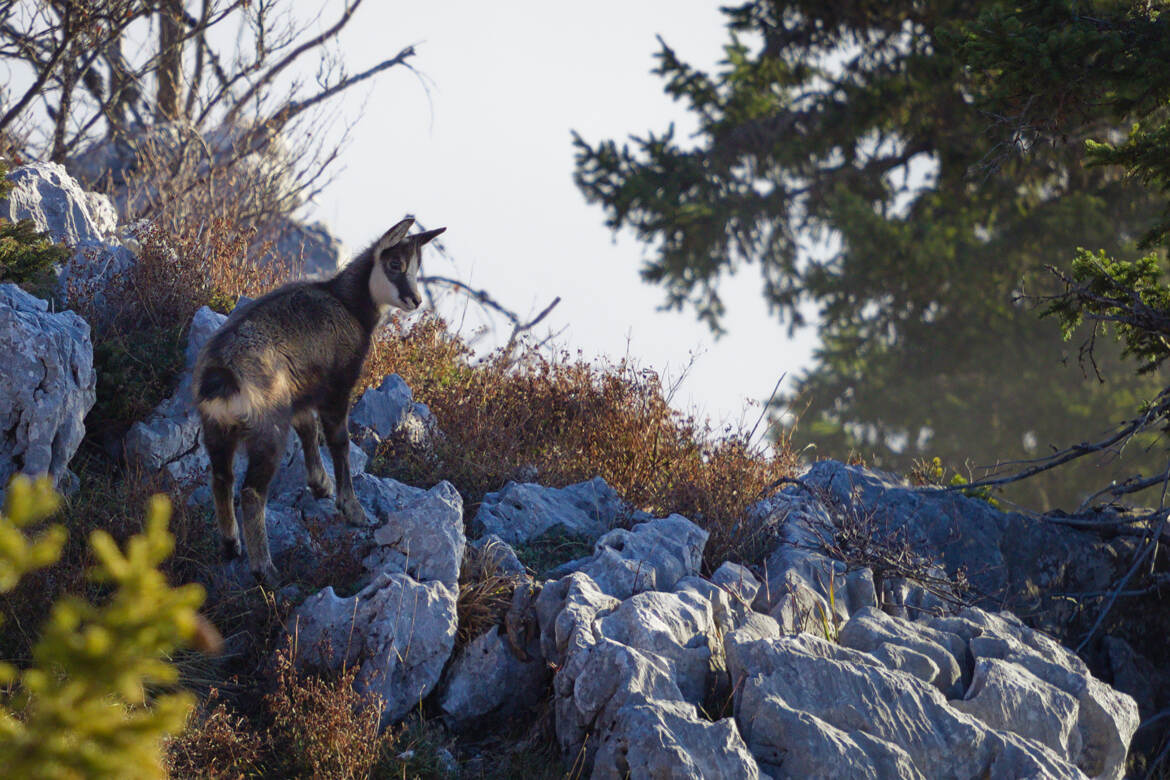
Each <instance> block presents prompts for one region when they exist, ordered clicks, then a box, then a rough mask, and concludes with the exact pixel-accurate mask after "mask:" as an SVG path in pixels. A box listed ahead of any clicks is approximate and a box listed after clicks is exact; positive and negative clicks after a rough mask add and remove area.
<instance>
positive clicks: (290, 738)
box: [265, 651, 393, 780]
mask: <svg viewBox="0 0 1170 780" xmlns="http://www.w3.org/2000/svg"><path fill="white" fill-rule="evenodd" d="M276 664H277V670H276V690H275V691H274V692H272V693H271V694H269V695H268V696H266V697H265V706H266V708H267V710H268V712H269V713H270V714H271V717H272V725H271V727H270V729H269V738H270V741H271V748H272V758H273V761H274V763H275V764H276V765H275V766H274V767H272V770H273V772H274V773H273V774H272V776H274V777H311V778H317V777H328V778H337V779H338V780H343V779H345V778H359V777H360V778H364V777H368V776H369V775H370V773H371V771H372V769H373V768H374V766H375V764H376V763H377V762H378V760H379V758H380V757H381V755H382V753H383V751H384V750H388V749H389V746H390V743H391V742H392V741H393V734H392V733H391V732H390V731H386V732H385V733H384V734H379V729H378V722H379V718H380V712H381V709H382V707H381V702H380V701H379V700H378V698H377V697H376V696H372V695H364V694H360V693H358V692H356V691H355V690H354V688H353V681H354V678H355V677H356V675H357V669H356V668H349V669H345V670H343V671H342V672H341V673H340V674H337V675H333V676H329V677H324V676H315V675H311V674H307V673H303V672H300V671H298V670H297V668H296V666H295V665H294V663H293V658H292V654H291V652H290V651H282V652H280V653H278V654H277V657H276Z"/></svg>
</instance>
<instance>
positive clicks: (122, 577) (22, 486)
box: [0, 475, 206, 778]
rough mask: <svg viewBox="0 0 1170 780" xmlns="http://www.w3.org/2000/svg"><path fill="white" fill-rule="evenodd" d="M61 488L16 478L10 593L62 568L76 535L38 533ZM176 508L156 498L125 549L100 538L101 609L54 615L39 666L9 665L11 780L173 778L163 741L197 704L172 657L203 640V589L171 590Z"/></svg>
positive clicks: (10, 518)
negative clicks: (178, 687) (104, 591)
mask: <svg viewBox="0 0 1170 780" xmlns="http://www.w3.org/2000/svg"><path fill="white" fill-rule="evenodd" d="M59 504H60V498H59V497H58V496H57V494H56V493H55V492H54V491H53V487H52V482H51V481H50V480H49V479H48V478H41V479H39V480H38V481H36V482H32V481H31V480H29V479H28V478H27V477H24V476H22V475H18V476H17V477H15V478H14V479H13V480H12V482H11V483H10V484H9V486H8V495H7V502H6V504H5V508H4V511H3V513H0V592H8V591H11V590H12V589H14V588H15V587H16V586H17V584H18V583H19V582H20V579H21V577H23V576H24V575H25V574H28V573H30V572H34V571H36V570H38V569H43V568H45V567H48V566H51V565H53V564H54V563H55V562H56V561H57V560H58V558H59V557H60V555H61V550H62V548H63V546H64V544H65V538H66V532H65V529H64V528H62V527H61V526H59V525H53V526H49V527H48V528H46V529H44V530H42V531H40V532H39V533H37V534H36V535H35V536H30V532H31V529H32V528H33V527H34V526H36V525H37V524H38V523H40V522H41V521H43V520H44V519H45V518H47V517H48V516H49V515H50V514H52V513H53V512H54V511H56V509H57V507H58V506H59ZM169 517H170V503H169V501H168V500H167V499H166V498H165V497H163V496H155V497H154V498H153V499H152V500H151V503H150V508H149V511H148V513H147V519H146V527H145V530H144V532H143V533H142V534H139V535H137V536H134V537H132V538H131V539H130V540H129V541H128V542H127V543H126V546H125V549H124V550H121V549H119V548H118V545H117V544H116V543H115V541H114V539H113V537H111V536H110V535H109V534H108V533H106V532H105V531H102V530H95V531H93V532H92V533H91V534H90V537H89V544H90V549H91V552H92V554H93V557H94V558H95V559H96V561H97V565H96V566H94V567H93V568H92V569H91V570H90V572H89V577H90V579H91V580H92V581H94V582H95V583H98V584H99V585H101V586H104V587H108V588H110V590H111V594H110V597H109V599H108V601H106V602H105V603H104V604H102V605H101V606H98V605H95V604H92V603H90V602H88V601H86V600H84V599H81V598H79V597H76V596H64V597H62V598H60V599H58V600H57V601H56V602H55V603H54V604H53V607H52V609H51V611H50V614H49V618H48V621H47V623H46V625H45V626H44V629H43V631H42V635H41V638H40V640H39V641H38V642H37V643H36V645H35V647H34V648H33V653H32V662H31V664H29V665H28V666H27V667H25V668H24V669H18V668H17V667H15V666H14V665H12V664H8V663H2V664H0V684H3V686H4V690H3V692H2V693H0V766H3V767H4V771H5V774H6V776H8V777H46V778H74V777H164V776H165V773H164V770H163V764H162V745H163V739H164V738H165V737H166V736H167V735H168V734H173V733H175V732H178V731H180V730H181V729H182V728H183V724H184V722H185V720H186V718H187V713H188V711H189V710H190V709H191V707H192V704H193V701H194V700H193V697H192V696H191V695H190V694H189V693H186V692H183V691H175V690H168V689H170V688H172V687H173V686H174V685H175V683H176V682H177V680H178V671H177V669H176V668H175V667H174V666H173V665H172V664H171V663H169V662H168V661H167V660H166V659H167V658H168V657H169V656H170V654H171V653H173V652H174V651H175V650H177V649H178V648H181V647H183V646H186V645H188V644H192V643H193V642H195V641H196V640H197V639H198V638H199V637H200V636H201V635H203V636H206V634H205V633H202V632H201V626H203V625H204V624H202V622H201V619H200V617H199V615H198V613H197V611H196V610H197V609H198V607H199V605H200V604H201V603H202V602H203V598H204V594H203V589H202V588H201V587H200V586H198V585H184V586H181V587H178V588H173V587H171V586H170V585H169V584H168V583H167V581H166V578H165V576H164V575H163V574H162V573H161V572H160V571H159V570H158V565H159V564H160V563H161V562H162V561H163V560H165V559H166V558H167V557H168V556H169V555H170V553H171V551H172V549H173V547H174V540H173V537H172V536H171V535H170V533H169V532H168V531H167V522H168V519H169Z"/></svg>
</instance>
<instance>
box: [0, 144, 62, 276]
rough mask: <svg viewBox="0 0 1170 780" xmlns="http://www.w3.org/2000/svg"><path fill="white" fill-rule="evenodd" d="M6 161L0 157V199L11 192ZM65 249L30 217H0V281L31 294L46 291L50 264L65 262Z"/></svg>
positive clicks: (51, 266) (50, 270)
mask: <svg viewBox="0 0 1170 780" xmlns="http://www.w3.org/2000/svg"><path fill="white" fill-rule="evenodd" d="M7 176H8V165H7V163H5V162H4V161H3V160H0V199H2V198H7V197H8V195H9V193H10V192H12V183H11V182H9V181H8V179H7ZM68 257H69V250H68V249H67V248H65V247H64V246H62V245H61V244H54V243H53V240H52V239H51V238H49V236H48V234H47V233H42V232H39V231H38V230H37V228H36V225H35V224H33V222H32V221H31V220H28V219H22V220H20V221H19V222H9V221H8V220H6V219H4V218H3V217H0V283H4V282H11V283H13V284H19V285H21V286H22V287H24V288H26V289H27V290H29V291H30V292H32V293H34V294H44V293H47V291H48V289H49V287H50V285H51V282H52V278H53V266H54V265H56V264H57V263H63V262H65V260H66V258H68Z"/></svg>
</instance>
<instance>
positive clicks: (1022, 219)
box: [575, 0, 1170, 506]
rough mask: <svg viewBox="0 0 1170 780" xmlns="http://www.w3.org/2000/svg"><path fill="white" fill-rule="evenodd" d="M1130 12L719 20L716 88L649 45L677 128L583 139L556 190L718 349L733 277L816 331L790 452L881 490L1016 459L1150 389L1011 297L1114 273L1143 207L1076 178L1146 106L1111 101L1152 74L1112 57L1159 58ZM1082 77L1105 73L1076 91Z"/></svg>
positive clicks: (1125, 96)
mask: <svg viewBox="0 0 1170 780" xmlns="http://www.w3.org/2000/svg"><path fill="white" fill-rule="evenodd" d="M1130 5H1131V4H1120V3H1113V2H1096V3H1094V2H1090V3H1072V2H1065V0H1031V2H1025V3H1022V4H1015V3H1013V4H1007V3H998V2H980V3H969V4H955V3H950V2H945V0H927V2H909V0H896V1H895V2H890V3H878V4H873V3H867V4H857V3H849V2H841V1H840V0H835V1H832V2H815V3H814V2H811V0H755V1H754V2H747V3H741V4H738V5H734V6H731V7H728V8H726V9H725V11H724V12H725V14H726V19H727V26H728V33H729V42H728V44H727V46H726V49H725V52H726V59H725V60H724V61H723V62H722V63H721V64H720V65H719V67H718V69H717V71H715V72H712V73H707V72H704V71H702V70H699V69H697V68H695V67H693V66H691V65H689V64H687V63H686V62H684V61H683V60H682V59H681V58H680V56H679V55H678V54H677V53H676V52H675V51H674V50H673V49H671V48H670V47H669V46H667V45H666V44H665V43H664V44H662V46H661V49H660V51H659V52H658V54H657V58H658V67H657V69H656V72H657V73H658V74H659V75H661V76H662V78H663V80H664V84H665V87H664V88H665V91H666V93H667V94H668V95H669V96H670V97H671V98H673V99H676V100H678V101H680V102H681V103H682V104H683V105H685V106H687V108H688V109H689V110H690V113H691V114H692V115H693V116H694V118H695V119H696V120H697V122H698V132H697V134H695V135H693V136H688V137H687V138H685V139H683V138H679V137H676V136H675V134H674V132H673V129H672V128H671V129H667V130H666V131H664V132H653V131H652V132H648V133H645V134H642V135H639V136H636V137H631V139H630V140H629V141H628V142H624V143H619V142H617V141H614V140H602V141H599V142H590V141H587V140H585V139H583V138H581V137H579V136H578V137H577V138H576V140H575V143H576V148H577V169H576V181H577V184H578V186H579V187H580V189H581V190H582V192H583V193H584V194H585V196H586V197H587V198H588V199H589V200H590V201H592V202H595V203H597V204H599V205H600V206H601V207H602V208H603V209H604V211H605V215H606V220H607V224H609V225H610V226H611V227H613V228H615V229H620V228H629V229H632V230H633V231H634V232H635V233H636V235H637V236H638V237H639V238H640V239H642V240H643V241H644V242H646V243H647V244H648V245H650V246H652V248H653V249H652V255H651V259H650V261H649V262H648V264H647V265H646V266H645V268H644V269H643V276H644V278H645V279H647V280H648V281H651V282H654V283H657V284H660V285H662V286H663V288H664V289H665V292H666V296H667V303H668V304H669V305H670V306H672V307H675V308H679V307H684V306H686V307H692V308H693V309H694V310H695V311H696V313H697V314H698V316H699V317H700V318H702V319H703V320H705V321H706V322H708V323H709V324H711V325H712V327H714V328H716V329H717V328H718V327H719V323H720V320H721V316H722V314H723V312H724V303H723V301H722V300H721V299H720V297H719V295H718V289H719V285H720V282H721V280H722V278H723V277H724V276H725V275H726V274H728V273H731V272H733V271H735V270H738V269H740V268H742V267H743V266H745V265H751V266H756V267H757V268H758V269H759V272H760V274H761V277H762V279H763V283H764V284H763V289H764V295H765V297H766V299H767V300H768V302H769V303H770V304H771V305H772V307H773V310H774V311H775V312H776V313H777V315H778V316H779V317H780V318H781V320H783V321H785V322H787V323H788V324H789V326H790V327H793V328H794V327H798V326H801V325H803V324H805V323H806V321H807V320H808V318H809V317H810V315H814V314H815V321H816V323H817V327H818V330H819V335H820V340H821V345H820V348H819V349H818V351H817V352H816V354H815V365H814V366H813V367H812V368H811V369H810V370H809V371H807V372H806V373H805V374H803V375H802V376H800V377H798V380H797V383H796V387H795V390H794V392H793V393H792V394H791V395H790V396H789V397H788V398H787V399H785V402H786V403H787V404H790V405H791V406H792V407H793V408H794V409H796V410H798V411H799V410H803V415H801V416H800V421H799V424H798V426H797V428H796V429H795V431H794V432H793V444H794V445H795V446H796V447H797V449H803V447H804V446H805V445H807V444H814V445H816V447H817V450H816V452H817V454H818V455H820V456H835V457H843V456H844V455H845V454H846V453H848V452H850V451H859V452H862V453H864V454H865V455H866V456H867V459H868V460H869V461H870V462H871V463H873V464H874V465H877V466H879V467H882V468H893V469H899V470H905V469H908V468H910V466H911V464H912V463H913V461H914V460H915V459H917V458H921V457H924V456H925V455H926V454H927V453H939V454H941V455H942V456H943V457H944V458H945V459H946V460H951V461H958V460H969V461H970V462H973V463H975V464H992V463H995V462H997V461H1000V460H1004V459H1014V458H1027V457H1035V456H1036V455H1038V454H1039V453H1040V452H1042V451H1043V450H1044V449H1046V448H1047V447H1048V446H1049V445H1057V446H1062V445H1064V444H1066V443H1067V441H1066V440H1067V437H1068V432H1069V431H1070V430H1078V429H1082V430H1099V429H1100V428H1101V427H1103V423H1102V421H1107V420H1115V419H1118V418H1119V417H1121V416H1123V414H1124V413H1123V411H1122V410H1125V409H1128V408H1132V405H1133V404H1134V402H1135V401H1137V402H1140V400H1142V399H1145V398H1149V397H1152V396H1153V395H1154V394H1156V393H1157V391H1158V390H1159V389H1160V386H1161V382H1160V381H1159V380H1158V379H1157V378H1156V377H1150V378H1148V379H1145V380H1142V381H1139V382H1133V381H1132V379H1130V378H1128V376H1127V380H1126V382H1125V384H1124V385H1118V384H1109V385H1102V384H1101V383H1100V382H1099V381H1098V379H1097V377H1096V376H1095V375H1092V374H1090V373H1088V372H1083V371H1082V370H1081V368H1080V367H1079V366H1078V365H1077V361H1076V352H1075V350H1070V348H1069V346H1068V345H1067V343H1066V342H1065V341H1064V339H1063V337H1062V333H1061V329H1060V328H1059V327H1057V326H1056V324H1055V323H1054V322H1052V321H1050V320H1040V319H1038V318H1037V317H1036V315H1035V312H1033V311H1032V310H1030V308H1029V307H1027V306H1025V305H1022V303H1021V296H1022V295H1023V294H1040V295H1043V294H1050V293H1052V292H1053V291H1054V290H1055V284H1054V280H1052V279H1051V277H1050V275H1049V274H1048V273H1047V271H1046V270H1045V266H1046V265H1047V264H1052V263H1061V262H1063V261H1064V260H1065V259H1066V258H1068V257H1070V256H1072V254H1073V253H1074V252H1075V250H1076V248H1077V247H1078V246H1090V247H1094V248H1104V249H1105V250H1106V252H1107V253H1108V254H1109V255H1110V256H1112V257H1117V258H1119V259H1120V260H1122V261H1131V260H1135V259H1136V258H1137V257H1138V254H1139V253H1138V247H1137V245H1136V243H1137V242H1136V240H1135V239H1136V237H1138V236H1140V235H1141V234H1142V233H1143V231H1145V230H1146V229H1147V228H1148V226H1149V225H1150V224H1151V222H1152V220H1154V219H1155V218H1156V215H1157V214H1158V213H1159V212H1160V211H1161V210H1162V209H1163V208H1164V203H1163V202H1162V200H1161V199H1160V198H1157V197H1154V196H1153V195H1152V194H1151V193H1149V192H1148V191H1146V190H1145V189H1143V188H1142V187H1141V182H1140V181H1138V180H1135V179H1133V178H1126V177H1123V176H1121V175H1120V174H1119V172H1118V171H1117V170H1116V168H1115V167H1112V166H1103V165H1087V164H1086V163H1099V162H1103V161H1105V158H1104V156H1103V153H1102V152H1101V150H1100V149H1098V148H1096V147H1094V149H1093V150H1092V152H1091V153H1090V151H1089V150H1088V149H1087V148H1086V146H1085V144H1084V143H1083V141H1084V140H1086V139H1087V138H1090V137H1092V136H1093V133H1095V132H1099V133H1110V132H1115V128H1116V123H1118V122H1120V121H1121V119H1120V117H1121V116H1122V114H1123V113H1124V112H1125V111H1127V110H1130V109H1133V108H1134V107H1137V106H1140V107H1147V106H1153V105H1159V103H1158V100H1159V96H1160V95H1164V94H1165V93H1166V91H1167V87H1166V85H1165V83H1164V79H1162V80H1160V81H1159V82H1158V83H1157V84H1150V85H1149V86H1150V90H1149V91H1148V92H1147V91H1144V90H1143V88H1142V87H1141V86H1140V85H1138V86H1134V85H1133V84H1131V83H1130V80H1131V79H1132V78H1136V77H1138V76H1140V75H1142V74H1146V75H1148V76H1151V77H1152V76H1153V75H1154V74H1155V73H1157V74H1163V73H1165V67H1159V68H1150V67H1149V64H1148V63H1144V62H1143V61H1142V60H1141V56H1134V55H1133V54H1132V53H1131V52H1129V51H1127V50H1126V48H1125V46H1124V45H1123V44H1126V45H1128V43H1132V42H1133V41H1135V40H1136V41H1138V42H1141V41H1149V42H1150V43H1151V45H1152V44H1153V42H1154V41H1156V40H1160V41H1162V43H1160V44H1159V45H1160V46H1161V48H1162V49H1165V48H1166V47H1167V46H1170V44H1166V43H1165V41H1166V40H1170V36H1162V38H1158V35H1157V34H1156V33H1157V30H1159V29H1160V25H1162V21H1161V20H1160V19H1157V18H1152V17H1150V16H1149V15H1145V16H1143V15H1142V14H1141V13H1140V8H1139V7H1138V5H1137V4H1132V6H1133V9H1134V10H1131V9H1130ZM1070 19H1071V20H1072V22H1070V24H1071V26H1070V25H1065V24H1064V21H1068V20H1070ZM1127 20H1136V21H1134V22H1133V25H1132V26H1131V27H1126V26H1125V22H1126V21H1127ZM1159 51H1161V49H1159ZM1154 60H1155V61H1159V62H1160V60H1158V59H1157V57H1155V58H1154ZM1097 69H1105V70H1106V71H1108V74H1107V75H1106V76H1103V77H1101V81H1100V82H1099V84H1098V86H1096V87H1094V88H1092V89H1091V90H1089V91H1084V86H1085V84H1084V82H1085V79H1086V78H1088V77H1090V76H1093V75H1094V74H1096V73H1097ZM1159 79H1161V76H1160V75H1159ZM1150 96H1152V97H1150ZM1074 97H1075V99H1074ZM1040 119H1044V120H1045V123H1041V122H1040V121H1039V120H1040ZM1072 119H1075V120H1076V123H1075V124H1070V122H1069V121H1068V120H1072ZM1110 137H1113V136H1110ZM1024 152H1026V154H1025V153H1024ZM1120 360H1121V357H1120V354H1119V350H1113V351H1112V352H1111V351H1110V350H1108V349H1103V350H1100V351H1099V354H1098V356H1097V367H1098V368H1099V370H1100V372H1101V374H1102V375H1103V376H1105V377H1106V378H1113V377H1115V376H1117V375H1118V374H1125V375H1128V374H1129V371H1128V370H1127V369H1125V368H1124V367H1123V366H1122V364H1121V362H1120ZM1040 387H1043V388H1045V392H1042V393H1041V392H1036V389H1037V388H1040ZM1080 481H1082V480H1079V479H1077V478H1075V477H1073V478H1070V477H1067V476H1063V475H1061V476H1055V477H1051V478H1050V477H1049V476H1048V475H1045V476H1042V477H1040V478H1039V479H1037V480H1033V481H1030V482H1029V483H1028V484H1026V485H1024V486H1022V488H1017V489H1016V492H1015V494H1014V495H1013V497H1014V498H1016V499H1017V500H1021V501H1027V502H1029V503H1031V504H1033V505H1041V506H1043V505H1050V504H1051V503H1054V502H1058V503H1070V502H1074V501H1079V496H1078V495H1077V487H1076V485H1077V483H1078V482H1080ZM1070 483H1071V485H1072V487H1069V485H1070Z"/></svg>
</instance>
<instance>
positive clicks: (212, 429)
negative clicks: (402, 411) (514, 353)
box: [193, 219, 443, 585]
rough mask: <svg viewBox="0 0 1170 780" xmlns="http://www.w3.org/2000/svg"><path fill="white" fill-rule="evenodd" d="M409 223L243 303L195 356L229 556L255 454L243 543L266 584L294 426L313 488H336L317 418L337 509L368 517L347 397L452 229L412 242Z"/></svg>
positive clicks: (198, 397) (415, 300)
mask: <svg viewBox="0 0 1170 780" xmlns="http://www.w3.org/2000/svg"><path fill="white" fill-rule="evenodd" d="M412 223H413V220H411V219H406V220H403V221H402V222H399V223H398V224H397V225H395V226H394V227H393V228H391V229H390V230H389V231H387V233H386V234H385V235H384V236H383V237H382V238H381V239H379V240H378V241H376V242H375V243H374V244H373V245H372V246H371V247H370V248H369V249H367V250H366V251H365V252H363V253H362V254H360V255H359V256H358V257H357V258H356V259H354V260H353V262H351V263H350V264H349V265H347V266H346V267H345V268H344V269H342V270H341V271H339V272H338V273H337V274H336V275H335V276H334V277H332V278H331V279H327V280H325V281H319V282H294V283H292V284H288V285H285V286H284V287H281V288H279V289H277V290H274V291H273V292H270V293H268V294H267V295H265V296H263V297H261V298H258V299H256V300H255V301H252V302H251V303H248V304H246V305H244V306H242V307H240V308H238V309H237V310H236V311H234V312H232V315H231V316H230V317H229V318H228V320H227V322H225V323H224V325H223V327H222V328H220V329H219V330H218V331H217V332H216V333H215V335H213V336H212V337H211V339H210V340H209V341H208V342H207V344H206V345H205V346H204V348H203V350H202V351H201V352H200V354H199V358H198V360H197V361H196V364H195V374H194V383H193V386H194V388H195V402H196V404H197V406H198V408H199V414H200V418H201V420H202V423H203V443H204V446H205V447H206V449H207V454H208V456H209V458H210V459H211V473H212V492H213V494H214V497H215V512H216V517H217V519H218V521H219V527H220V531H221V532H222V534H223V541H224V552H225V555H226V556H227V557H229V558H233V557H236V556H238V555H239V554H240V552H241V551H240V539H239V533H238V530H239V529H238V526H237V523H236V517H235V510H234V503H233V491H234V481H235V480H234V475H233V472H232V463H233V461H234V459H235V453H236V450H237V448H238V447H239V445H240V444H241V443H242V444H243V446H244V449H245V451H246V452H247V453H248V470H247V472H246V474H245V476H244V483H243V486H242V488H241V490H240V511H241V514H242V515H243V517H242V520H243V532H244V543H245V544H246V545H247V548H248V558H249V562H250V564H251V569H252V572H253V574H254V575H256V577H257V579H260V580H263V581H265V582H266V583H268V584H269V585H274V584H275V583H276V582H277V579H278V578H277V572H276V568H275V566H273V564H272V559H271V556H270V553H269V551H268V531H267V527H266V522H265V516H264V515H265V513H264V505H265V502H266V501H267V497H268V485H269V483H270V482H271V481H272V477H273V476H274V474H275V473H276V469H277V467H278V466H279V464H280V460H281V457H282V456H283V454H284V448H285V443H286V441H287V440H288V431H289V427H290V426H291V427H292V429H293V430H295V431H296V433H297V436H298V437H299V438H300V440H301V445H302V447H303V449H304V452H305V471H306V474H307V475H308V480H307V481H308V485H309V488H310V489H311V490H312V491H313V494H314V495H315V496H317V497H318V498H321V497H324V496H328V495H329V494H330V493H331V492H332V487H333V486H331V485H330V483H329V477H328V475H327V474H326V473H325V467H324V465H323V463H322V461H321V454H320V450H319V446H318V436H319V433H318V418H319V419H320V428H321V429H322V430H323V431H324V434H325V442H326V444H327V445H328V447H329V453H330V457H331V458H332V460H333V476H334V480H335V481H336V488H337V493H336V496H337V508H338V510H339V512H340V513H341V515H342V516H343V517H344V518H345V519H346V520H347V521H349V522H350V523H354V524H365V523H366V522H367V521H366V516H365V512H364V511H363V510H362V507H361V504H359V503H358V500H357V496H355V495H354V492H353V484H352V480H351V476H350V471H349V434H348V431H347V424H348V417H349V396H350V393H351V392H352V390H353V387H354V384H355V383H356V382H357V379H358V375H359V374H360V373H361V368H362V363H363V361H364V360H365V357H366V353H367V352H368V351H369V347H370V337H371V335H372V334H373V331H374V328H375V327H376V326H377V324H378V321H379V320H380V319H381V315H382V314H383V312H384V310H385V309H387V308H389V307H390V306H396V307H398V308H402V309H406V310H412V309H414V308H416V307H417V306H418V304H419V302H420V301H419V295H418V290H417V287H416V286H415V282H414V279H415V276H416V275H417V272H418V261H419V255H420V250H421V248H422V246H423V244H425V243H427V242H428V241H430V240H431V239H432V238H434V237H435V236H436V235H438V234H439V233H441V232H443V228H440V229H438V230H433V231H429V232H427V233H422V234H419V235H416V236H411V237H409V238H407V237H405V236H406V232H407V231H408V230H409V229H410V226H411V224H412ZM379 274H383V276H379ZM372 280H373V283H372Z"/></svg>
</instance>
